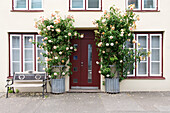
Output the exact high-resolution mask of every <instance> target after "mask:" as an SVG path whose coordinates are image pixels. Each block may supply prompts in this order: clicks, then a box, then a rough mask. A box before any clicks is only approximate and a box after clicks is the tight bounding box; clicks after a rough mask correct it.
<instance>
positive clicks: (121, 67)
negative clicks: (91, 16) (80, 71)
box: [93, 5, 150, 93]
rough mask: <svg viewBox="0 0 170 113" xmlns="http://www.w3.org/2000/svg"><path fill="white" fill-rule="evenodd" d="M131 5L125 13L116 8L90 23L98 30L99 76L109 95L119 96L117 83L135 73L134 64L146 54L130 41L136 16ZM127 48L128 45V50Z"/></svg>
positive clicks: (137, 44) (96, 37) (96, 35)
mask: <svg viewBox="0 0 170 113" xmlns="http://www.w3.org/2000/svg"><path fill="white" fill-rule="evenodd" d="M133 8H134V5H130V6H129V9H127V10H126V12H125V13H122V12H121V11H120V10H119V9H118V8H116V7H115V6H112V7H110V10H109V11H104V15H103V16H102V17H101V18H100V19H99V20H95V21H94V22H93V23H94V24H95V25H96V26H97V27H98V30H95V39H96V45H97V46H98V51H99V54H98V56H99V58H100V63H98V64H100V65H101V68H100V71H99V73H101V74H102V75H103V76H104V77H105V87H106V88H105V89H106V92H108V93H118V92H120V89H119V81H121V80H123V79H124V78H126V77H127V75H128V74H130V71H131V70H133V69H134V65H133V64H134V62H135V61H139V62H140V61H141V60H143V59H144V58H145V57H146V55H147V54H150V52H149V53H146V52H143V51H142V49H139V50H137V49H135V48H133V47H132V46H134V45H136V46H140V43H137V41H136V40H135V39H134V37H133V30H134V29H135V28H136V21H137V20H139V16H138V15H136V14H135V13H133ZM128 44H130V45H131V47H130V46H127V45H128Z"/></svg>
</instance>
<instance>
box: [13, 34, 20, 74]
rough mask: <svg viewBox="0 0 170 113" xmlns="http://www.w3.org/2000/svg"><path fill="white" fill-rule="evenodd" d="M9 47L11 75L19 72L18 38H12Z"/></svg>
mask: <svg viewBox="0 0 170 113" xmlns="http://www.w3.org/2000/svg"><path fill="white" fill-rule="evenodd" d="M11 45H12V46H11V63H12V64H11V65H12V68H11V70H12V71H11V72H12V73H11V74H13V73H15V72H20V65H21V64H20V59H21V58H20V36H12V38H11Z"/></svg>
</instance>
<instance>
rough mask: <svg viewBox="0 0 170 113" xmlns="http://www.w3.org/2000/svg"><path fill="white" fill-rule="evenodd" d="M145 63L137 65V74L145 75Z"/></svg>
mask: <svg viewBox="0 0 170 113" xmlns="http://www.w3.org/2000/svg"><path fill="white" fill-rule="evenodd" d="M146 68H147V63H146V62H141V63H138V74H143V75H145V74H147V69H146Z"/></svg>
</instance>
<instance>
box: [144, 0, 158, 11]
mask: <svg viewBox="0 0 170 113" xmlns="http://www.w3.org/2000/svg"><path fill="white" fill-rule="evenodd" d="M154 1H155V3H154V4H153V5H155V8H144V0H142V10H156V9H157V0H154Z"/></svg>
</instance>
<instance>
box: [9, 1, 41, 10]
mask: <svg viewBox="0 0 170 113" xmlns="http://www.w3.org/2000/svg"><path fill="white" fill-rule="evenodd" d="M42 8H43V0H13V8H12V9H13V10H20V11H22V10H24V11H34V10H36V11H37V10H42Z"/></svg>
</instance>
